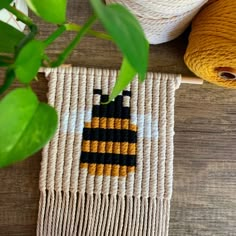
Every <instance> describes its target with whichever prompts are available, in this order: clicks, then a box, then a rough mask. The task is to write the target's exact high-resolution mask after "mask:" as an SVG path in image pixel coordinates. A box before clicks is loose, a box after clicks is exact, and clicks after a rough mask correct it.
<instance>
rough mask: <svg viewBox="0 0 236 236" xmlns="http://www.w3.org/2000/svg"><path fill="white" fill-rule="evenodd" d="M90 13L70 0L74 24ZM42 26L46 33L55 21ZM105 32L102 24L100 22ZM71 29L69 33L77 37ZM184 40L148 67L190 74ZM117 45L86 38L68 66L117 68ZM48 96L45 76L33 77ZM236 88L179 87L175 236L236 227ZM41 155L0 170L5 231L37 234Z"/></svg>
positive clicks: (154, 53)
mask: <svg viewBox="0 0 236 236" xmlns="http://www.w3.org/2000/svg"><path fill="white" fill-rule="evenodd" d="M90 13H91V10H90V8H89V5H88V1H85V0H81V1H75V0H71V1H69V14H68V17H69V19H70V21H79V22H83V21H84V19H85V17H86V16H88V15H89V14H90ZM34 19H36V21H37V22H39V23H40V29H41V37H42V38H45V37H46V35H48V33H49V31H51V30H52V27H51V26H48V25H47V24H46V23H44V22H41V21H39V20H38V18H36V17H34ZM97 28H98V29H100V26H97ZM72 36H73V34H69V38H72ZM67 41H68V37H67V36H63V38H62V39H59V40H57V42H56V44H55V45H54V46H52V47H50V49H49V50H48V53H49V55H50V56H52V57H55V54H57V53H59V52H60V51H61V50H62V48H63V47H64V46H65V42H67ZM185 47H186V37H182V38H179V39H177V40H175V41H173V42H170V43H167V44H162V45H158V46H152V47H151V54H150V70H152V71H160V72H170V73H182V74H183V75H189V76H191V73H190V72H189V71H188V69H187V68H186V66H184V63H183V59H182V58H183V53H184V49H185ZM120 61H121V56H120V54H119V52H118V51H117V49H116V48H115V46H113V45H112V44H111V43H110V42H105V41H103V40H100V39H94V38H87V39H86V40H83V41H82V44H81V45H80V46H79V47H78V49H76V51H75V52H74V54H73V55H72V56H71V57H70V58H69V61H68V63H72V64H73V65H80V66H87V67H107V68H115V69H118V68H119V64H120ZM34 90H35V91H36V92H37V94H38V95H39V97H40V99H41V100H43V101H46V93H47V81H46V80H45V79H43V78H42V79H40V80H39V81H38V82H34ZM235 104H236V91H235V90H230V89H223V88H218V87H216V86H214V85H210V84H207V83H205V84H204V85H203V86H199V85H194V86H192V85H181V88H180V89H179V90H178V91H177V95H176V117H175V120H176V125H175V126H176V128H175V130H176V136H175V162H174V192H173V201H172V208H171V219H170V235H171V236H174V235H189V236H195V235H196V236H197V235H201V236H210V235H229V236H231V235H232V236H233V235H235V232H236V224H235V219H236V211H235V209H236V185H235V183H236V159H235V153H236V145H235V141H236V118H235V117H236V106H235ZM40 159H41V153H37V154H36V155H34V156H33V157H31V158H29V159H27V160H26V161H24V162H22V163H19V164H16V165H13V166H11V167H8V168H5V169H0V235H2V236H6V235H12V236H13V235H14V236H19V235H22V236H23V235H24V236H32V235H35V230H36V220H37V211H38V210H37V208H38V199H39V191H38V175H39V169H40Z"/></svg>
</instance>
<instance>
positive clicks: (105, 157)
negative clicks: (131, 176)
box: [80, 152, 136, 166]
mask: <svg viewBox="0 0 236 236" xmlns="http://www.w3.org/2000/svg"><path fill="white" fill-rule="evenodd" d="M80 162H81V163H89V164H113V165H121V166H136V155H121V154H113V153H97V152H95V153H94V152H82V153H81V157H80Z"/></svg>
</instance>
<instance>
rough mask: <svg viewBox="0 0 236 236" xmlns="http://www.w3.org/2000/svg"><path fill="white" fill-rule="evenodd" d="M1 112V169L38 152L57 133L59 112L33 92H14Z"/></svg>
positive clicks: (23, 89) (0, 102)
mask: <svg viewBox="0 0 236 236" xmlns="http://www.w3.org/2000/svg"><path fill="white" fill-rule="evenodd" d="M0 110H1V111H2V112H1V116H0V167H4V166H7V165H10V164H12V163H14V162H17V161H20V160H23V159H25V158H26V157H29V156H30V155H32V154H33V153H35V152H37V151H38V150H40V149H41V148H42V147H43V146H44V145H45V144H46V143H47V142H48V141H49V140H50V138H51V137H52V136H53V134H54V133H55V131H56V128H57V113H56V111H55V110H54V108H52V107H50V106H49V105H47V104H44V103H41V102H39V101H38V99H37V97H36V95H35V94H34V93H33V91H32V90H31V89H27V88H19V89H15V90H13V91H12V92H10V93H9V94H8V95H7V96H5V97H4V98H3V99H2V101H0Z"/></svg>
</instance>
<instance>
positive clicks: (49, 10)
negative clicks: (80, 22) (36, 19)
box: [26, 0, 67, 24]
mask: <svg viewBox="0 0 236 236" xmlns="http://www.w3.org/2000/svg"><path fill="white" fill-rule="evenodd" d="M26 3H27V5H28V6H29V8H30V9H31V10H32V11H33V12H34V13H35V14H36V15H38V16H40V17H42V18H43V19H44V20H45V21H48V22H50V23H54V24H62V23H64V22H65V21H66V4H67V0H40V1H39V0H26Z"/></svg>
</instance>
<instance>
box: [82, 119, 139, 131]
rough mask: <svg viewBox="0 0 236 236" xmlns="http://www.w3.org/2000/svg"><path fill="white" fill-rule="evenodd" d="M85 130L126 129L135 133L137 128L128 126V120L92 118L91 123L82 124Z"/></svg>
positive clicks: (131, 125)
mask: <svg viewBox="0 0 236 236" xmlns="http://www.w3.org/2000/svg"><path fill="white" fill-rule="evenodd" d="M84 127H85V128H101V129H127V130H131V131H137V126H136V125H134V124H130V119H120V118H106V117H101V118H100V117H93V118H92V121H91V122H85V123H84Z"/></svg>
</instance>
